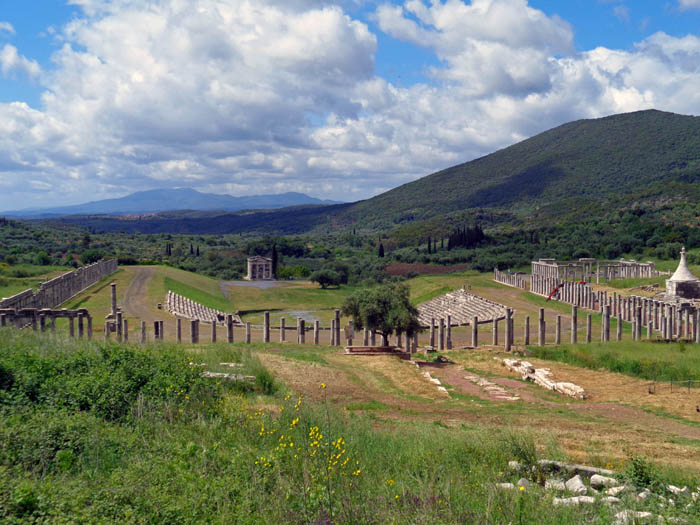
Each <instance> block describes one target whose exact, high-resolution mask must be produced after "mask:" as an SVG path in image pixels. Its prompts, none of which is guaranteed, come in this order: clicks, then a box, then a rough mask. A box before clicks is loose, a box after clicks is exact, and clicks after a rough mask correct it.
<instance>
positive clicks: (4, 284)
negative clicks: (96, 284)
mask: <svg viewBox="0 0 700 525" xmlns="http://www.w3.org/2000/svg"><path fill="white" fill-rule="evenodd" d="M71 270H73V268H64V267H62V266H33V265H29V264H22V265H15V266H0V298H2V297H12V296H13V295H15V294H18V293H20V292H23V291H24V290H27V289H29V288H34V289H36V288H38V287H39V285H40V284H41V283H42V282H44V281H46V280H47V279H53V278H54V277H57V276H58V275H61V274H62V273H66V272H69V271H71Z"/></svg>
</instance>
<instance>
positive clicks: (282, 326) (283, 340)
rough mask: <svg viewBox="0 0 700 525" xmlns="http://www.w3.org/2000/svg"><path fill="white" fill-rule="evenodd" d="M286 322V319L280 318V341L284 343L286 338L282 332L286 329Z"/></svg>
mask: <svg viewBox="0 0 700 525" xmlns="http://www.w3.org/2000/svg"><path fill="white" fill-rule="evenodd" d="M286 324H287V321H286V320H285V318H284V317H282V318H280V343H284V342H285V341H286V340H287V336H286V335H285V333H284V332H285V330H286V329H287V327H286Z"/></svg>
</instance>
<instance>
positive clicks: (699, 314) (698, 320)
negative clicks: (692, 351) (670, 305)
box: [693, 309, 700, 343]
mask: <svg viewBox="0 0 700 525" xmlns="http://www.w3.org/2000/svg"><path fill="white" fill-rule="evenodd" d="M693 319H694V321H695V322H694V323H693V325H694V326H695V342H696V343H700V309H698V310H695V317H694V318H693Z"/></svg>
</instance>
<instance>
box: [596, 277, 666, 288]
mask: <svg viewBox="0 0 700 525" xmlns="http://www.w3.org/2000/svg"><path fill="white" fill-rule="evenodd" d="M666 279H668V276H667V275H662V276H661V277H654V278H653V279H643V278H641V277H628V278H625V279H613V280H611V281H609V282H608V283H607V286H610V287H611V288H619V289H629V288H637V287H639V286H649V285H654V284H658V285H659V287H660V288H661V289H664V288H665V286H666Z"/></svg>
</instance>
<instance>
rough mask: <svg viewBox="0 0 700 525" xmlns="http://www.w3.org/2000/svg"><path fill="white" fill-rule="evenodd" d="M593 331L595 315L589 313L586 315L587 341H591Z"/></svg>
mask: <svg viewBox="0 0 700 525" xmlns="http://www.w3.org/2000/svg"><path fill="white" fill-rule="evenodd" d="M592 333H593V316H592V315H591V314H588V315H587V316H586V342H587V343H590V342H591V336H592Z"/></svg>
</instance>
